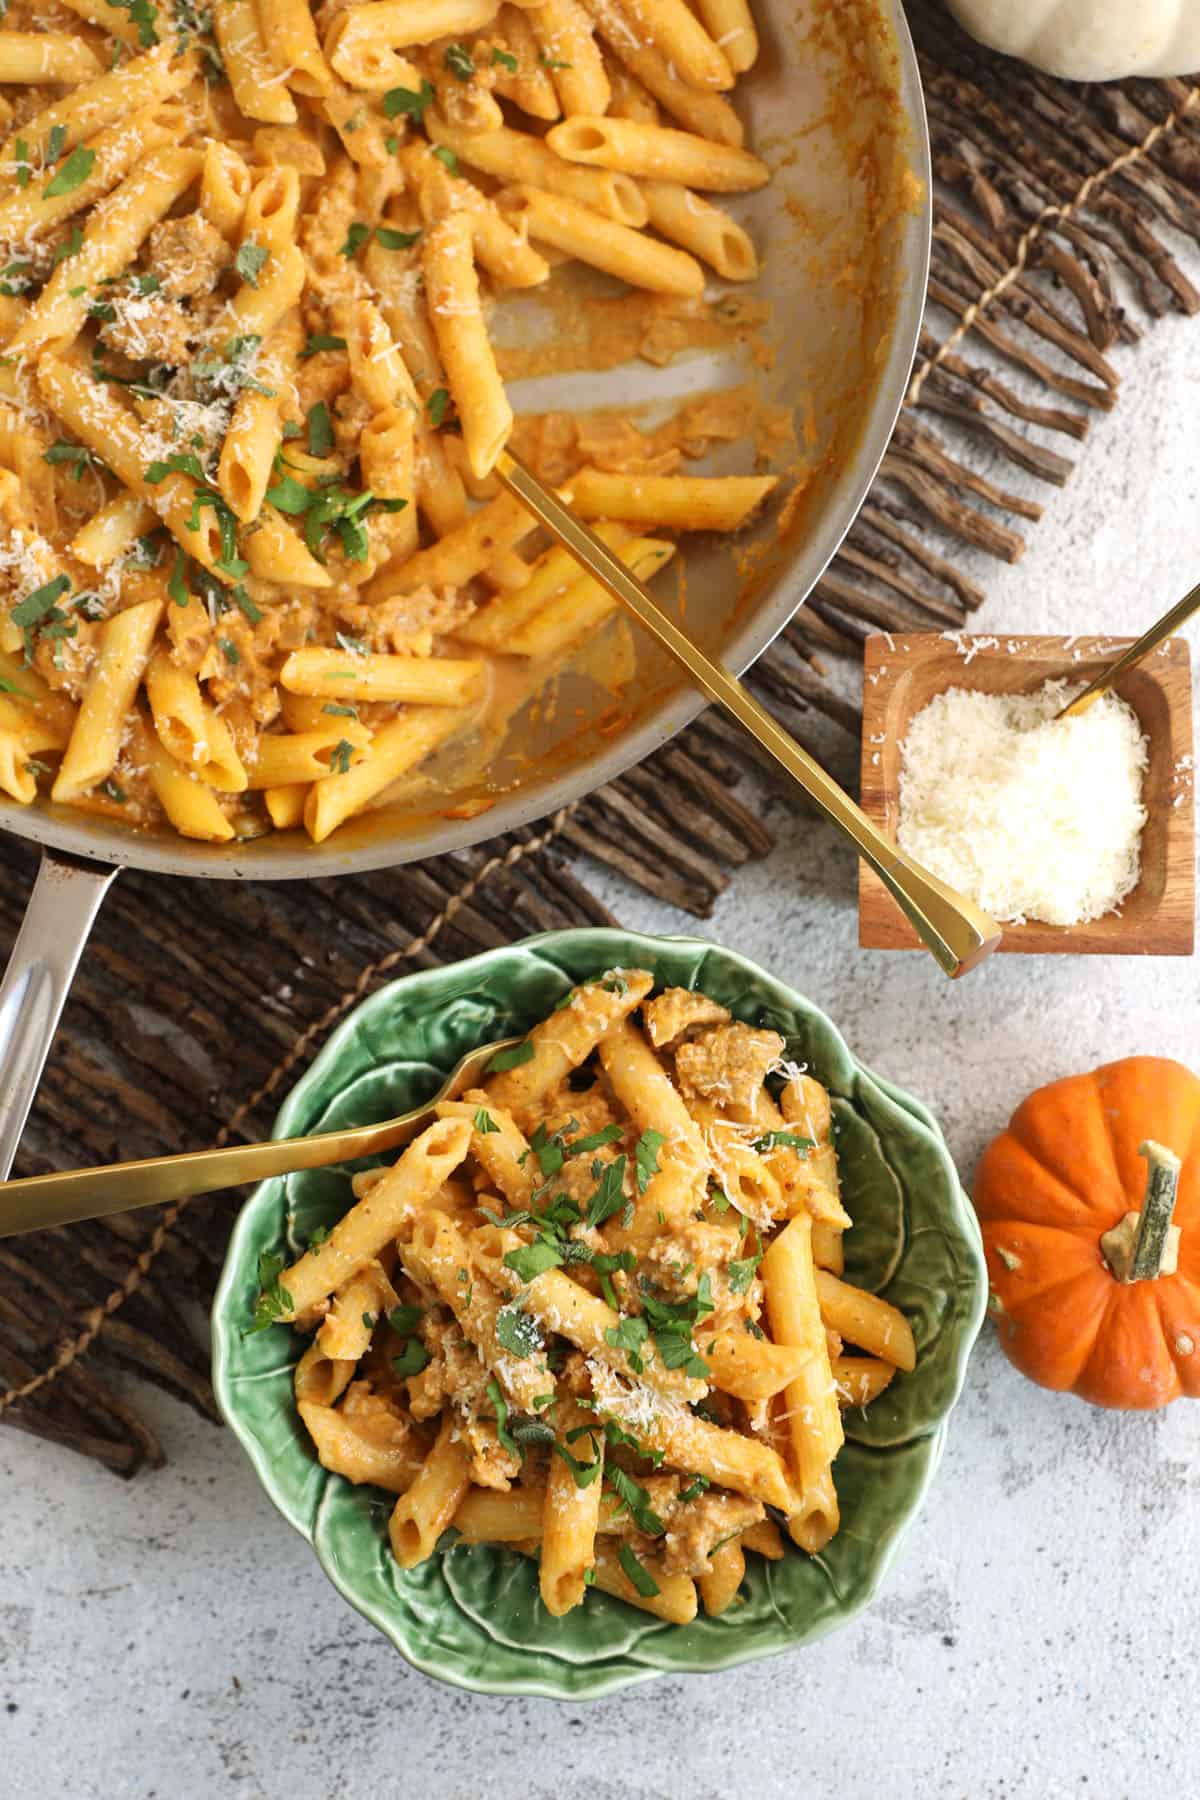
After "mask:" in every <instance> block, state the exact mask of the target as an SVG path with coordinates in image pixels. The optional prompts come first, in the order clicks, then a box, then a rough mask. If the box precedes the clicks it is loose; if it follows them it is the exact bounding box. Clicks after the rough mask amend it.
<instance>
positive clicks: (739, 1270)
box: [729, 1253, 762, 1294]
mask: <svg viewBox="0 0 1200 1800" xmlns="http://www.w3.org/2000/svg"><path fill="white" fill-rule="evenodd" d="M761 1261H762V1255H761V1253H760V1254H759V1255H758V1256H747V1257H745V1258H744V1259H743V1260H742V1261H741V1262H731V1263H730V1265H729V1291H730V1293H731V1294H744V1293H745V1292H746V1290H747V1288H748V1287H749V1286H750V1283H751V1282H752V1281H753V1280H754V1276H755V1272H756V1270H757V1268H758V1265H759V1263H760V1262H761Z"/></svg>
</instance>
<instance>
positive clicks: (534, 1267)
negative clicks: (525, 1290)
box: [504, 1238, 563, 1282]
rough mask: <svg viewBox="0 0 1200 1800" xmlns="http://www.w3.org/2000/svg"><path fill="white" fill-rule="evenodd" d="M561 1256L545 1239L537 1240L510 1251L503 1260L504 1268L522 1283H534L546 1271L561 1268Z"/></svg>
mask: <svg viewBox="0 0 1200 1800" xmlns="http://www.w3.org/2000/svg"><path fill="white" fill-rule="evenodd" d="M562 1260H563V1259H562V1255H561V1253H560V1252H559V1251H558V1250H557V1249H556V1248H555V1246H554V1245H553V1244H552V1243H549V1242H548V1241H547V1240H546V1239H545V1238H538V1239H536V1241H535V1242H534V1243H532V1244H522V1245H521V1246H520V1248H519V1249H517V1250H510V1251H509V1252H508V1254H507V1255H506V1256H505V1258H504V1266H505V1268H506V1269H511V1270H512V1271H513V1273H514V1274H515V1275H517V1276H518V1277H519V1278H520V1280H522V1281H526V1282H528V1281H536V1279H537V1277H538V1276H539V1275H544V1274H545V1273H546V1270H547V1269H558V1268H561V1267H562Z"/></svg>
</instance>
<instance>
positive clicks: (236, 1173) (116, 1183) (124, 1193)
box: [0, 1037, 523, 1238]
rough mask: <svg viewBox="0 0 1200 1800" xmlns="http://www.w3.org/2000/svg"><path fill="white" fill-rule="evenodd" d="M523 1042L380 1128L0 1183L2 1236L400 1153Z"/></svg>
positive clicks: (477, 1059)
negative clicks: (448, 1103) (443, 1105)
mask: <svg viewBox="0 0 1200 1800" xmlns="http://www.w3.org/2000/svg"><path fill="white" fill-rule="evenodd" d="M522 1041H523V1040H522V1039H521V1038H515V1037H511V1038H497V1040H496V1041H495V1043H492V1044H480V1046H479V1048H478V1049H477V1050H471V1051H469V1052H468V1054H467V1055H466V1056H464V1057H463V1058H462V1060H461V1061H460V1062H458V1063H456V1064H455V1066H454V1068H453V1069H451V1071H450V1073H449V1075H447V1077H446V1079H445V1081H444V1082H443V1083H442V1085H441V1087H440V1088H439V1089H438V1091H437V1093H436V1094H434V1095H433V1096H432V1098H431V1099H429V1100H426V1101H425V1102H424V1104H423V1105H421V1106H414V1107H413V1108H411V1110H410V1111H408V1112H406V1113H399V1114H397V1116H396V1117H395V1118H394V1119H384V1120H383V1121H382V1123H381V1124H378V1125H355V1126H351V1127H348V1128H347V1129H346V1130H344V1131H321V1132H317V1133H316V1134H315V1135H314V1136H312V1137H301V1138H279V1139H273V1140H272V1141H271V1142H270V1143H268V1144H234V1145H232V1146H230V1147H228V1148H226V1149H223V1150H188V1151H184V1152H183V1154H182V1155H179V1156H151V1157H147V1158H146V1159H145V1160H144V1161H142V1162H127V1163H111V1164H109V1165H108V1166H107V1167H104V1168H98V1169H67V1170H65V1171H62V1172H61V1173H60V1172H57V1171H56V1172H55V1173H54V1174H52V1175H30V1176H27V1177H26V1179H25V1180H23V1181H6V1182H3V1183H0V1238H5V1237H17V1236H19V1235H20V1234H21V1233H22V1232H25V1231H44V1230H46V1229H47V1227H49V1226H53V1225H75V1224H77V1223H78V1222H79V1220H80V1219H100V1218H104V1217H105V1216H106V1215H107V1214H109V1213H116V1212H132V1211H133V1210H134V1209H135V1208H137V1207H139V1206H161V1205H164V1204H166V1203H167V1202H169V1201H172V1200H190V1199H192V1198H194V1197H195V1196H196V1195H197V1194H215V1193H216V1192H217V1191H218V1190H219V1189H220V1188H229V1187H240V1186H242V1185H243V1184H244V1183H246V1182H249V1181H267V1180H269V1179H270V1177H271V1176H273V1175H294V1174H295V1173H296V1171H297V1170H299V1169H323V1168H327V1167H328V1166H329V1164H331V1163H342V1162H353V1161H354V1160H355V1158H356V1157H360V1156H378V1155H380V1154H381V1153H382V1152H383V1151H385V1150H399V1149H400V1148H402V1146H403V1145H405V1144H408V1143H411V1142H412V1140H413V1138H415V1137H416V1135H417V1133H418V1132H419V1131H423V1130H424V1128H425V1127H426V1125H432V1124H433V1121H434V1118H435V1117H436V1110H435V1109H436V1108H437V1106H438V1103H439V1102H440V1101H442V1100H457V1099H458V1098H459V1096H460V1095H462V1094H464V1093H465V1092H466V1090H467V1089H468V1088H470V1087H474V1086H475V1084H476V1082H477V1081H478V1080H479V1079H480V1077H481V1076H482V1075H484V1074H486V1073H487V1072H488V1070H489V1068H490V1066H491V1064H492V1062H493V1061H494V1060H495V1058H496V1057H498V1056H503V1054H504V1052H505V1051H506V1050H514V1049H516V1047H517V1045H518V1044H520V1043H521V1042H522Z"/></svg>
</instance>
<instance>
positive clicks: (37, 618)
mask: <svg viewBox="0 0 1200 1800" xmlns="http://www.w3.org/2000/svg"><path fill="white" fill-rule="evenodd" d="M70 591H71V578H70V576H69V575H56V576H55V577H54V579H53V581H47V582H43V584H42V586H41V587H39V588H34V590H33V592H32V594H26V596H25V598H24V599H23V600H22V601H21V602H20V604H19V605H17V606H14V607H13V609H12V622H13V624H14V625H19V626H20V628H21V630H22V631H31V630H33V628H34V627H35V626H37V625H40V624H41V622H42V620H43V619H45V618H46V617H47V616H48V614H49V613H51V612H52V611H53V610H54V609H55V606H56V603H57V601H58V600H60V599H61V597H62V596H63V595H64V594H69V593H70Z"/></svg>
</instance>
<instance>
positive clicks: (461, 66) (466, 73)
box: [442, 44, 475, 81]
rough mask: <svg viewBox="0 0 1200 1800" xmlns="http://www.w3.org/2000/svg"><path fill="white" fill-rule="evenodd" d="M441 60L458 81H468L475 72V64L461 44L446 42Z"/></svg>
mask: <svg viewBox="0 0 1200 1800" xmlns="http://www.w3.org/2000/svg"><path fill="white" fill-rule="evenodd" d="M442 62H443V63H444V65H445V67H446V68H447V69H449V71H450V73H451V75H454V76H456V77H457V79H458V80H459V81H470V79H471V77H472V75H473V74H474V73H475V64H474V63H473V62H472V61H471V58H470V56H469V54H468V52H467V51H466V50H465V49H464V48H463V46H462V45H461V44H447V46H446V50H445V54H444V55H443V57H442Z"/></svg>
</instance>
